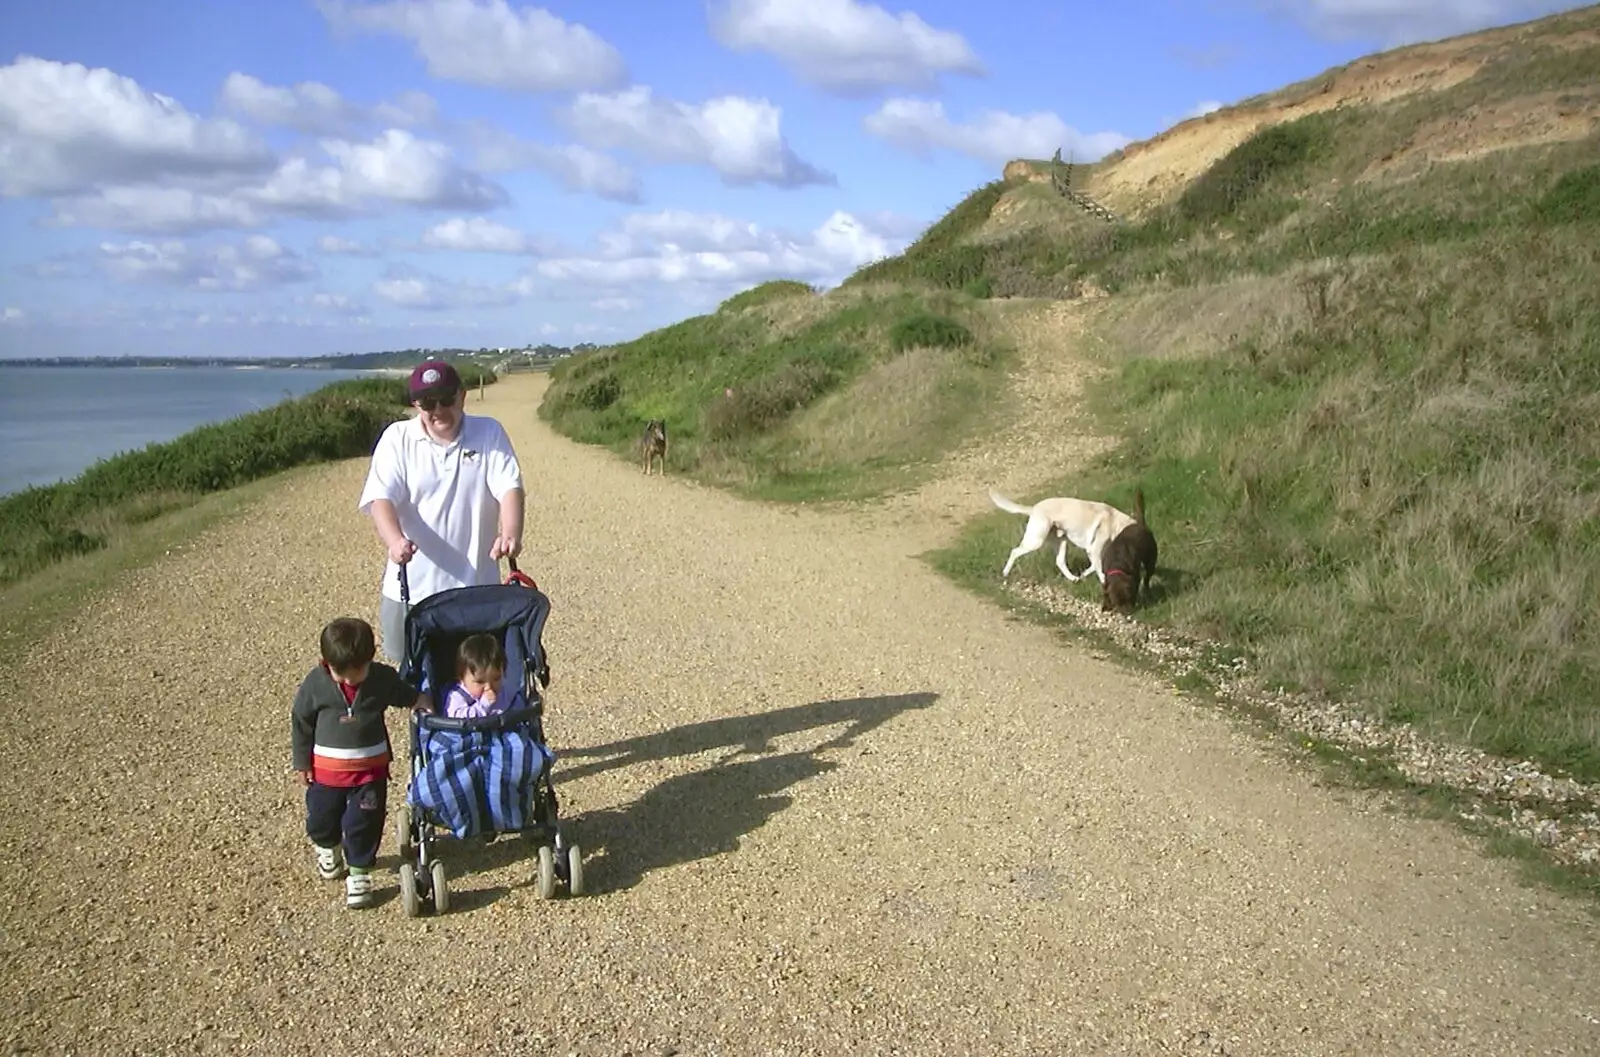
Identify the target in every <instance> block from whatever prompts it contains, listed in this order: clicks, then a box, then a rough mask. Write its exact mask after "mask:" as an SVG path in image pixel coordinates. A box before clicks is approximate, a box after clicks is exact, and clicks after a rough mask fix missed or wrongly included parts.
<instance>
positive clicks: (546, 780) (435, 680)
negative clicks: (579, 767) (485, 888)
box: [395, 560, 583, 917]
mask: <svg viewBox="0 0 1600 1057" xmlns="http://www.w3.org/2000/svg"><path fill="white" fill-rule="evenodd" d="M509 564H510V567H511V573H510V575H509V576H508V577H507V578H506V581H505V583H500V584H483V585H480V586H477V587H458V588H454V589H451V590H447V591H441V592H439V593H438V594H435V595H431V596H430V597H428V598H425V599H423V600H422V601H421V602H418V603H417V605H416V606H415V607H412V606H411V589H410V585H409V583H408V582H407V579H406V569H405V566H403V565H402V566H401V567H400V599H401V604H402V605H404V606H405V607H406V618H405V642H406V647H405V657H404V658H403V659H402V661H401V665H400V675H401V676H402V677H403V678H405V679H406V680H407V681H409V682H410V683H411V684H412V685H414V686H416V687H418V688H419V689H421V690H422V691H423V692H424V693H427V694H429V695H430V696H431V697H432V699H433V702H434V708H435V710H436V711H435V713H434V714H432V715H425V714H420V713H416V712H413V713H411V714H410V720H409V723H410V780H409V782H408V783H407V786H406V795H405V801H404V803H403V804H402V805H401V807H400V810H399V811H398V812H397V813H396V816H395V843H396V844H397V845H399V850H400V860H401V863H400V903H401V906H402V907H403V908H404V910H405V913H406V916H407V917H416V916H417V914H418V913H420V911H421V906H422V902H423V901H424V900H427V901H431V902H432V904H433V909H434V912H435V913H437V914H443V913H445V912H446V911H447V910H448V909H449V906H450V889H449V883H448V878H447V877H446V874H445V864H444V860H443V859H441V858H440V857H439V848H438V845H439V844H440V842H441V841H442V839H443V835H442V834H441V833H439V832H438V831H439V830H441V829H443V830H448V831H450V832H451V833H452V834H453V835H454V836H455V837H456V838H457V839H465V838H470V837H474V836H491V835H497V834H502V833H520V834H522V836H523V837H524V838H525V839H528V840H529V841H531V842H532V843H533V844H534V845H535V847H536V848H537V853H536V854H537V857H538V868H537V874H536V886H535V890H536V892H537V893H538V896H539V898H540V899H549V898H551V897H552V896H554V895H555V892H556V882H557V880H558V879H559V880H560V881H561V882H562V883H564V884H565V885H566V888H567V891H568V892H569V893H570V894H571V895H575V896H576V895H582V894H583V859H582V852H581V850H580V849H579V847H578V845H577V844H576V843H575V842H574V843H569V842H568V841H567V840H566V839H565V836H566V835H565V834H563V833H562V831H561V826H560V821H559V817H558V811H557V802H556V792H555V787H554V785H552V784H551V781H550V769H551V764H552V763H553V762H554V759H555V757H554V754H553V753H551V752H550V750H549V748H548V746H547V745H546V744H545V738H544V723H543V716H544V697H543V695H542V694H541V692H540V689H541V687H548V686H549V685H550V665H549V661H548V659H547V658H546V656H545V652H544V643H543V641H542V635H543V631H544V623H545V620H546V618H547V617H548V616H549V615H550V599H549V597H548V596H546V595H545V594H544V592H542V591H540V590H539V586H538V585H537V584H536V583H534V581H533V580H532V579H530V578H529V577H528V576H526V575H524V574H523V573H522V572H521V571H519V570H518V569H517V563H516V561H515V560H510V562H509ZM480 632H487V633H489V634H492V635H495V636H496V637H497V638H499V639H500V640H501V645H502V648H503V649H504V650H505V655H506V672H505V683H504V686H503V688H502V690H503V693H504V694H505V695H506V696H507V698H508V702H509V703H508V706H507V708H506V710H505V711H503V712H499V713H496V714H494V715H489V716H481V717H473V718H466V719H456V718H452V717H449V716H446V715H445V714H444V700H445V696H446V693H447V691H448V690H449V688H450V686H451V685H452V684H453V683H454V681H455V671H456V667H455V658H456V649H457V647H458V646H459V645H460V643H461V640H462V639H464V638H466V637H467V636H469V635H473V634H477V633H480Z"/></svg>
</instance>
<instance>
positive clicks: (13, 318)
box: [0, 305, 28, 323]
mask: <svg viewBox="0 0 1600 1057" xmlns="http://www.w3.org/2000/svg"><path fill="white" fill-rule="evenodd" d="M27 318H28V314H27V313H26V312H24V311H23V310H22V309H20V308H17V307H16V306H14V305H7V306H6V310H5V312H4V313H0V322H3V323H21V322H22V321H23V320H25V319H27Z"/></svg>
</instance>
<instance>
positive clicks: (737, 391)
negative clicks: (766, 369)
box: [705, 359, 839, 441]
mask: <svg viewBox="0 0 1600 1057" xmlns="http://www.w3.org/2000/svg"><path fill="white" fill-rule="evenodd" d="M838 381H839V374H838V372H837V371H835V370H834V369H833V368H831V367H829V366H828V365H827V364H825V363H820V362H818V361H816V360H812V359H803V360H795V361H794V362H792V363H788V364H785V365H784V366H783V367H782V368H780V369H779V370H778V371H777V372H776V373H774V374H770V375H767V376H765V377H762V378H757V379H755V380H753V381H751V382H748V383H746V384H745V385H741V386H738V387H737V388H734V389H732V390H731V392H727V393H724V395H722V396H719V397H716V398H715V399H714V400H713V401H712V404H711V406H710V407H709V408H707V409H706V416H705V424H706V435H707V436H709V437H710V438H711V439H712V440H718V441H728V440H736V439H739V438H743V437H748V436H751V435H753V434H757V433H765V432H767V431H769V430H771V429H772V428H773V427H775V426H777V425H778V424H779V423H780V422H782V421H783V420H784V419H785V418H787V417H788V416H789V415H790V414H792V413H793V412H795V411H797V410H799V409H800V408H802V407H804V406H806V405H807V404H809V403H811V402H812V401H813V400H815V399H817V398H818V397H819V396H821V395H822V394H824V393H826V392H827V391H828V390H829V389H832V388H833V387H834V386H835V385H836V384H838Z"/></svg>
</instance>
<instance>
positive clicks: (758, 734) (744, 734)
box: [556, 693, 939, 782]
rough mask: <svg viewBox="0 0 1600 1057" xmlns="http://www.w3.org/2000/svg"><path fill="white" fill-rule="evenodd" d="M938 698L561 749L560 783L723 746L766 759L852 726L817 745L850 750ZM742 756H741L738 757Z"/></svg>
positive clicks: (824, 709) (767, 716)
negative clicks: (795, 743)
mask: <svg viewBox="0 0 1600 1057" xmlns="http://www.w3.org/2000/svg"><path fill="white" fill-rule="evenodd" d="M938 699H939V695H938V694H931V693H922V694H896V695H894V696H892V697H852V698H843V699H840V700H835V701H814V702H812V703H811V704H808V705H794V706H791V707H789V708H779V709H774V710H773V711H770V712H755V713H752V714H750V715H746V716H728V717H726V718H724V719H712V720H707V721H706V722H704V723H690V724H688V725H686V726H682V727H673V728H672V729H671V730H663V731H660V732H658V733H655V734H644V735H641V736H640V737H637V738H626V739H624V740H622V741H614V742H611V743H609V744H607V745H595V746H592V747H590V748H587V749H576V748H558V749H557V750H556V752H557V754H558V756H559V761H558V762H557V764H556V768H557V770H556V781H558V782H571V781H574V780H575V779H578V778H583V777H585V776H587V775H591V774H599V773H601V772H602V771H609V770H611V769H612V768H614V767H627V766H628V765H630V764H635V763H644V762H646V761H651V760H667V759H671V758H672V757H674V756H694V755H696V754H698V753H702V752H708V751H710V750H712V749H717V748H723V747H735V746H736V747H737V748H738V750H739V753H749V754H751V755H763V754H766V753H769V752H771V751H772V745H771V742H772V739H774V738H781V737H783V736H785V735H788V734H798V733H799V732H801V731H805V730H815V729H816V728H817V727H831V726H834V725H836V724H839V723H846V724H849V725H848V726H847V727H846V728H845V730H844V731H843V732H842V733H840V734H839V735H838V736H837V737H835V738H831V739H829V740H828V741H826V742H824V743H822V744H821V745H819V746H817V748H819V749H836V748H844V747H845V746H848V745H850V744H851V743H852V742H854V741H855V740H856V738H858V737H860V736H861V735H863V734H865V733H866V732H868V731H870V730H872V729H874V728H875V727H878V726H881V725H882V724H884V723H886V722H888V721H889V720H890V719H893V718H894V717H895V716H897V715H899V714H900V713H901V712H909V711H911V710H912V709H916V708H927V707H928V706H929V705H931V704H933V703H934V702H935V701H937V700H938ZM735 755H738V753H735ZM590 758H594V762H592V763H580V764H573V763H572V762H571V761H573V760H583V759H590Z"/></svg>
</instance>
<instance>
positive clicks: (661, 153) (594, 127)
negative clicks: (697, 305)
mask: <svg viewBox="0 0 1600 1057" xmlns="http://www.w3.org/2000/svg"><path fill="white" fill-rule="evenodd" d="M561 116H562V119H563V120H564V122H565V123H566V124H567V126H568V127H569V128H570V129H571V130H572V133H573V134H574V135H575V136H576V137H577V138H579V139H580V140H583V141H584V142H585V143H587V144H588V145H589V146H591V147H597V148H600V149H602V150H612V149H628V150H633V151H636V152H638V153H639V154H640V155H642V156H644V157H646V158H649V159H650V160H652V161H656V162H668V163H677V164H682V165H706V166H710V167H711V168H712V169H715V170H716V171H717V172H718V173H719V174H721V176H722V179H723V182H724V183H727V184H730V185H735V186H738V185H747V184H756V183H768V184H773V185H775V186H778V187H801V186H805V185H807V184H832V183H835V182H836V180H835V178H834V176H833V175H832V174H831V173H827V172H823V171H822V170H820V169H818V168H816V167H815V166H813V165H811V164H810V163H808V162H805V161H803V160H801V159H800V158H799V157H797V156H796V155H795V153H794V151H793V150H792V149H791V148H790V146H789V143H788V141H787V140H786V139H785V138H784V136H783V129H782V116H783V112H782V110H781V109H780V108H779V107H777V106H775V105H773V104H772V103H770V102H768V101H767V100H765V99H747V98H745V97H743V96H721V97H718V98H716V99H710V100H707V101H706V102H704V103H701V104H699V105H693V104H689V103H680V102H675V101H673V100H669V99H660V98H657V97H656V96H655V95H654V94H653V93H652V92H651V90H650V89H649V88H647V87H645V86H643V85H636V86H634V87H632V88H629V89H627V90H625V91H621V92H616V93H612V94H609V95H605V94H599V93H594V92H585V93H583V94H581V95H579V96H578V97H577V98H576V99H575V100H573V101H572V103H571V105H570V106H568V107H566V108H565V109H564V111H563V112H562V114H561Z"/></svg>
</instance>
